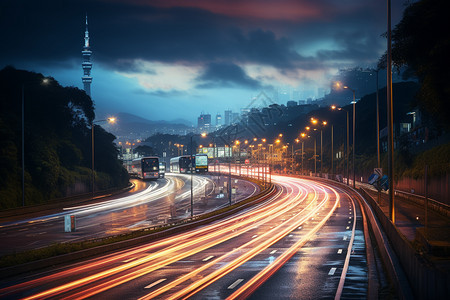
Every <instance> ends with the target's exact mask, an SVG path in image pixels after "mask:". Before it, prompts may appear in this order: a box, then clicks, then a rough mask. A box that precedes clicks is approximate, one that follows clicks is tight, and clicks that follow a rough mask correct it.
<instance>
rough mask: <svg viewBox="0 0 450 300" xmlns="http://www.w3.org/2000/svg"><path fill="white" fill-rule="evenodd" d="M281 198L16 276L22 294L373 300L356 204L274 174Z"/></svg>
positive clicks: (12, 290) (3, 290)
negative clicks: (188, 228) (148, 240)
mask: <svg viewBox="0 0 450 300" xmlns="http://www.w3.org/2000/svg"><path fill="white" fill-rule="evenodd" d="M273 182H275V183H276V184H277V186H278V191H277V193H276V195H274V196H272V197H271V198H269V199H268V200H266V201H264V202H262V203H259V204H257V205H254V206H252V207H251V208H248V209H243V210H241V211H240V212H239V213H238V214H235V215H232V216H229V217H226V218H223V219H221V220H220V221H216V222H213V223H211V224H208V225H205V226H202V227H198V228H196V229H193V230H191V231H187V232H184V233H181V234H176V235H173V236H170V237H167V238H164V239H160V240H157V241H155V242H152V243H149V244H145V245H141V246H138V247H134V248H131V249H127V250H123V251H119V252H115V253H111V254H107V255H104V256H101V257H97V258H94V259H90V260H87V261H83V262H79V263H77V264H71V265H68V266H64V267H60V268H58V269H52V270H48V271H45V272H41V273H38V274H32V275H27V276H21V277H20V278H10V279H9V280H6V281H3V282H2V283H1V286H0V297H5V298H11V299H13V298H24V299H44V298H51V299H60V298H65V299H85V298H101V299H184V298H191V299H205V298H208V299H240V298H246V297H247V298H248V297H250V298H254V299H280V298H290V299H312V298H314V299H317V298H336V299H339V298H340V297H343V298H358V299H360V298H366V297H367V295H366V292H367V275H366V274H367V262H366V259H365V244H364V235H363V231H362V226H363V225H362V217H361V212H360V209H359V206H358V204H357V203H356V202H355V201H354V200H352V199H351V197H349V196H348V195H347V194H346V193H345V192H344V191H342V190H339V189H338V188H333V187H331V186H327V185H325V184H321V183H317V182H313V181H309V180H304V179H299V178H290V177H283V176H273Z"/></svg>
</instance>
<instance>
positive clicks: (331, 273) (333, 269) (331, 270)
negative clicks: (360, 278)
mask: <svg viewBox="0 0 450 300" xmlns="http://www.w3.org/2000/svg"><path fill="white" fill-rule="evenodd" d="M334 272H336V268H331V269H330V272H328V275H334Z"/></svg>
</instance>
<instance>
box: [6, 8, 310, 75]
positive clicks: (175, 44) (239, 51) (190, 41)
mask: <svg viewBox="0 0 450 300" xmlns="http://www.w3.org/2000/svg"><path fill="white" fill-rule="evenodd" d="M62 2H63V3H62ZM2 3H3V4H2V7H1V9H2V18H1V20H0V26H2V28H9V29H10V30H6V31H4V32H3V40H4V41H6V43H7V45H6V46H4V47H1V49H0V56H1V57H2V58H0V62H2V63H4V62H6V61H8V62H11V61H14V60H24V59H27V60H37V61H40V62H42V63H45V62H48V63H51V62H54V61H61V60H69V59H81V53H80V52H81V48H82V46H83V37H84V29H85V28H84V16H85V13H86V12H87V13H88V16H89V32H90V37H91V47H92V50H93V60H94V61H97V62H101V63H102V64H104V65H106V66H109V67H110V68H113V69H116V68H118V69H120V70H122V71H123V70H125V69H128V68H129V70H135V68H136V66H133V65H132V64H129V65H127V64H125V63H124V62H127V61H131V60H134V59H145V60H149V61H162V62H168V63H171V62H177V61H188V62H193V63H194V62H201V63H203V62H205V61H206V62H211V61H217V60H222V61H223V60H228V61H238V62H252V63H259V64H264V65H272V66H275V67H278V68H289V67H292V66H293V64H294V63H295V61H296V60H299V59H301V57H300V56H299V55H298V54H296V53H295V52H294V51H293V50H292V43H291V42H290V41H289V40H288V39H287V38H286V37H280V38H277V37H276V36H275V34H274V32H272V31H270V30H262V29H258V28H257V29H254V30H249V31H246V30H245V28H244V29H242V28H239V27H238V26H237V25H236V22H235V21H236V20H235V19H232V18H231V17H228V16H221V15H217V14H214V13H212V12H209V11H206V10H202V9H200V8H190V7H182V8H179V7H171V8H163V7H152V6H150V5H149V6H138V5H133V4H126V3H120V2H112V3H110V2H104V1H83V0H81V1H73V0H72V1H70V0H69V1H51V0H43V1H38V2H36V1H22V2H20V1H10V0H7V1H6V2H2Z"/></svg>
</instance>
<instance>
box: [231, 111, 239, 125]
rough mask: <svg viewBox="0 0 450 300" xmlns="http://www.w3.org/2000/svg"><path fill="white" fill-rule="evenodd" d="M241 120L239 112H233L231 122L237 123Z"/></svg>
mask: <svg viewBox="0 0 450 300" xmlns="http://www.w3.org/2000/svg"><path fill="white" fill-rule="evenodd" d="M238 122H239V113H232V114H231V124H237V123H238Z"/></svg>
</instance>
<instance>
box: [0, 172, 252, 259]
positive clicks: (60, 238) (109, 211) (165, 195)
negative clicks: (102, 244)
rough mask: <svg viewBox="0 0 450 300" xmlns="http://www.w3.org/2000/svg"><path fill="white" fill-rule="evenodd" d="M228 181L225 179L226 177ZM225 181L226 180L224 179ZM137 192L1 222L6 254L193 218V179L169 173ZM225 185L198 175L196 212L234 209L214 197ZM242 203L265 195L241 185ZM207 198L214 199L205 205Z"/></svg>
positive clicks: (195, 180)
mask: <svg viewBox="0 0 450 300" xmlns="http://www.w3.org/2000/svg"><path fill="white" fill-rule="evenodd" d="M222 177H224V176H222ZM222 181H223V178H222ZM134 183H135V185H136V189H135V190H132V191H131V192H129V193H127V194H125V195H123V194H121V195H119V196H116V197H113V198H108V199H107V200H102V201H100V202H96V203H90V204H83V205H78V206H71V207H61V208H60V209H57V210H56V211H54V212H52V213H50V214H46V215H42V216H38V217H33V218H28V219H21V220H15V221H9V222H3V223H0V239H2V240H4V241H7V243H4V244H2V245H1V246H0V255H5V254H11V253H15V252H21V251H24V250H29V249H36V248H41V247H45V246H48V245H50V244H52V243H61V242H77V241H81V240H86V239H91V238H101V237H106V236H112V235H117V234H121V233H127V232H130V231H133V230H139V229H142V228H148V227H151V226H154V225H159V224H164V223H166V222H167V221H168V220H174V219H175V220H176V219H183V218H186V217H188V216H190V196H191V190H190V175H185V174H168V175H167V176H166V177H165V178H162V179H158V180H157V181H149V182H143V181H140V180H134ZM218 184H220V181H219V182H218V181H217V180H216V179H215V178H212V179H211V178H210V177H209V176H193V193H194V213H195V214H200V213H202V212H204V211H209V210H214V209H217V208H219V207H222V206H224V205H228V200H227V199H225V198H224V197H221V198H217V199H216V197H214V196H215V194H214V193H213V190H217V187H216V186H217V185H218ZM235 185H236V186H239V189H238V190H239V195H238V196H235V197H233V200H235V201H239V200H242V199H243V198H246V197H248V196H250V195H253V194H255V193H257V192H258V191H259V188H258V187H257V185H255V184H252V183H250V182H247V181H244V180H239V181H238V182H237V183H235ZM205 194H206V195H207V196H208V197H206V200H205V197H204V196H205ZM65 215H73V216H75V220H76V231H74V232H64V216H65Z"/></svg>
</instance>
